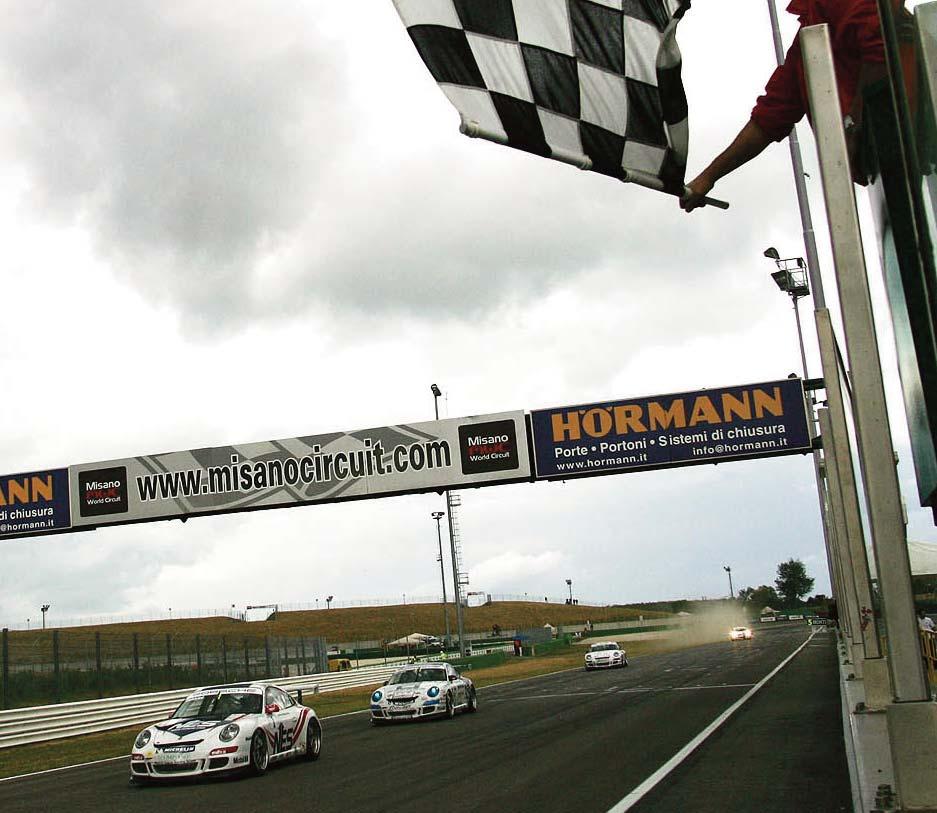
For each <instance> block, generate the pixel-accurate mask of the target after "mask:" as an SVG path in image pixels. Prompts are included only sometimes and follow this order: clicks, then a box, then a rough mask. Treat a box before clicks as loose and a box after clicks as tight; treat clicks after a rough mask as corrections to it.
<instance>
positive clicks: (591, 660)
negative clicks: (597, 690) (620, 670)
mask: <svg viewBox="0 0 937 813" xmlns="http://www.w3.org/2000/svg"><path fill="white" fill-rule="evenodd" d="M627 665H628V653H627V652H625V650H624V649H622V648H621V646H620V645H619V644H618V643H617V642H615V641H599V642H598V643H595V644H592V646H590V647H589V651H588V652H587V653H586V671H587V672H591V671H592V670H593V669H611V668H612V667H613V666H618V667H624V666H627Z"/></svg>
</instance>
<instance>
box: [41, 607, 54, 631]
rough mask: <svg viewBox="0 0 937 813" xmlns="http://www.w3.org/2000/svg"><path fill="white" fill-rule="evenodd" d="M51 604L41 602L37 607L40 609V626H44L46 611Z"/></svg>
mask: <svg viewBox="0 0 937 813" xmlns="http://www.w3.org/2000/svg"><path fill="white" fill-rule="evenodd" d="M51 606H52V605H51V604H43V605H42V606H41V607H40V608H39V609H40V610H42V628H43V629H45V628H46V613H47V612H49V607H51Z"/></svg>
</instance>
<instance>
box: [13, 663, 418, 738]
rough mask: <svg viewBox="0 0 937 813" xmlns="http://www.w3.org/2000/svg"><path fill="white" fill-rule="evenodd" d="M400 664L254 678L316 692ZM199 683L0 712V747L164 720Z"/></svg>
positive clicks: (376, 677)
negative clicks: (148, 692)
mask: <svg viewBox="0 0 937 813" xmlns="http://www.w3.org/2000/svg"><path fill="white" fill-rule="evenodd" d="M399 666H400V665H399V664H392V665H387V666H373V667H363V668H361V669H353V670H350V671H347V672H330V673H328V674H315V675H299V676H297V677H289V678H279V679H276V678H273V679H270V680H258V681H255V682H257V683H272V684H275V685H277V686H280V687H281V688H283V689H287V690H289V691H300V692H312V693H316V694H318V693H319V692H334V691H339V690H341V689H351V688H356V687H360V686H369V685H371V684H374V683H380V682H382V681H383V680H385V679H386V678H388V677H390V676H391V675H392V674H393V673H394V671H396V670H397V669H398V668H399ZM197 688H199V687H197V686H195V687H191V688H188V689H176V690H173V691H169V692H155V693H153V694H137V695H125V696H123V697H108V698H103V699H101V700H83V701H80V702H76V703H57V704H54V705H50V706H32V707H29V708H23V709H11V710H9V711H0V748H10V747H12V746H14V745H27V744H30V743H36V742H47V741H48V740H56V739H62V738H64V737H75V736H78V735H81V734H97V733H100V732H102V731H110V730H112V729H115V728H124V727H127V726H132V725H139V726H145V725H148V724H150V723H154V722H157V721H158V720H164V719H165V718H166V717H168V716H169V715H170V714H172V712H173V711H174V710H175V709H176V707H177V706H178V705H179V704H180V703H181V702H182V701H183V700H184V699H185V698H186V697H188V695H189V694H191V693H192V692H193V691H195V690H196V689H197Z"/></svg>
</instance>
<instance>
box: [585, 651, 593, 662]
mask: <svg viewBox="0 0 937 813" xmlns="http://www.w3.org/2000/svg"><path fill="white" fill-rule="evenodd" d="M586 660H587V661H591V660H592V653H591V652H589V653H587V654H586Z"/></svg>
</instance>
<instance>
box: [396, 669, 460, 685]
mask: <svg viewBox="0 0 937 813" xmlns="http://www.w3.org/2000/svg"><path fill="white" fill-rule="evenodd" d="M445 679H446V670H445V669H403V670H401V671H400V672H397V673H396V674H395V675H393V676H392V677H391V679H390V680H388V681H387V683H388V684H393V683H422V682H423V681H429V680H436V681H444V680H445Z"/></svg>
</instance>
